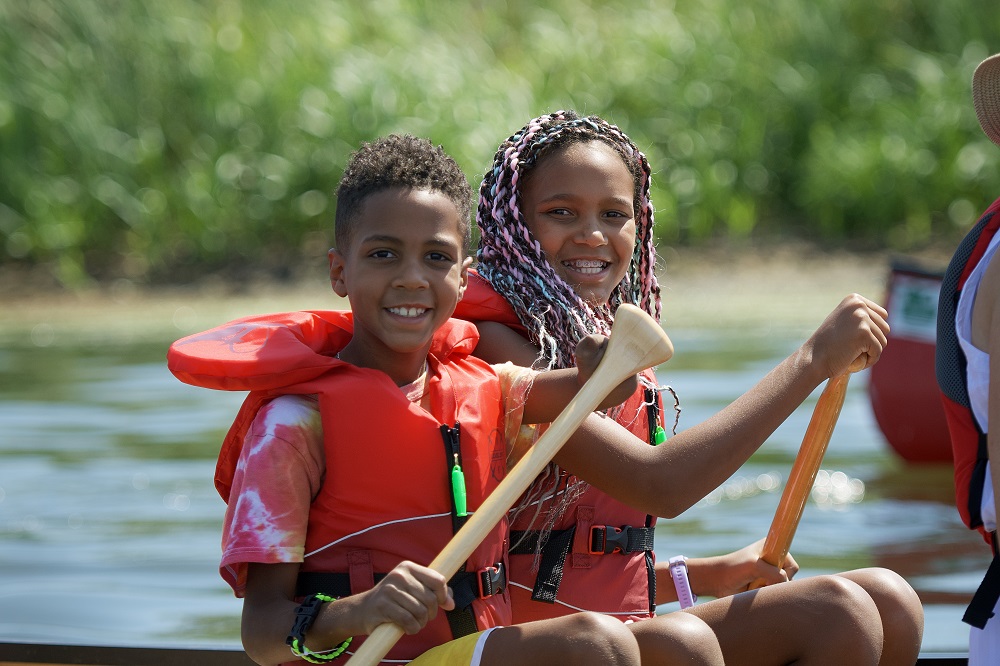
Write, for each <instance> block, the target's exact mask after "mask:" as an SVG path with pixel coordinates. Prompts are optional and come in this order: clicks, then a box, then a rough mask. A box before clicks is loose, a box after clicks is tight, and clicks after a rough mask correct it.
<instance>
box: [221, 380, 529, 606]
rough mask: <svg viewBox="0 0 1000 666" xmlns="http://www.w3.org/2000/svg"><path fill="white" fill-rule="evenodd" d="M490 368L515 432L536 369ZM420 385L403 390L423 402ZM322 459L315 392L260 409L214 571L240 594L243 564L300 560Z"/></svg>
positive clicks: (283, 398)
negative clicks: (219, 560)
mask: <svg viewBox="0 0 1000 666" xmlns="http://www.w3.org/2000/svg"><path fill="white" fill-rule="evenodd" d="M493 368H494V370H495V371H496V373H497V375H498V376H499V377H500V387H501V391H502V394H503V396H504V397H503V401H504V408H505V412H506V415H507V418H506V423H505V425H504V427H505V429H506V432H507V433H517V432H518V430H519V428H520V422H521V408H522V407H523V404H524V391H525V390H526V389H527V388H528V387H529V386H530V385H531V378H532V377H533V376H534V372H533V371H531V370H527V369H525V368H521V367H518V366H514V365H511V364H510V363H505V364H502V365H495V366H493ZM423 387H424V381H423V377H421V378H420V379H418V380H417V381H415V382H414V383H412V384H408V385H406V386H402V387H400V390H401V391H403V392H404V393H405V394H406V397H407V398H409V399H410V400H411V401H413V402H420V400H421V399H422V398H423ZM325 458H326V456H325V452H324V448H323V425H322V421H321V419H320V413H319V401H318V400H317V399H316V397H315V396H301V395H285V396H280V397H278V398H275V399H274V400H272V401H271V402H269V403H267V404H266V405H265V406H264V407H263V408H262V409H261V410H260V411H259V412H258V413H257V416H256V417H255V418H254V421H253V424H252V425H251V426H250V428H249V430H248V431H247V434H246V438H245V439H244V443H243V449H242V451H241V452H240V459H239V463H238V464H237V466H236V471H235V474H234V476H233V484H232V491H231V492H230V502H229V504H228V506H227V507H226V517H225V522H224V524H223V528H222V562H221V564H220V565H219V573H221V574H222V577H223V578H224V579H225V580H226V582H227V583H229V585H230V586H232V588H233V591H234V592H235V593H236V596H237V597H242V596H243V594H244V591H245V589H246V573H247V564H248V563H250V562H256V563H261V564H281V563H295V562H302V561H303V559H304V555H305V542H306V528H307V525H308V520H309V506H310V505H311V504H312V501H313V499H314V498H315V497H316V495H317V494H318V493H319V490H320V487H321V486H322V484H323V472H324V470H325V468H326V459H325Z"/></svg>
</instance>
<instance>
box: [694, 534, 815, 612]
mask: <svg viewBox="0 0 1000 666" xmlns="http://www.w3.org/2000/svg"><path fill="white" fill-rule="evenodd" d="M763 549H764V540H763V539H761V540H760V541H757V542H756V543H752V544H750V545H749V546H746V547H744V548H741V549H739V550H737V551H734V552H732V553H728V554H726V555H719V556H716V557H705V558H689V559H688V571H689V573H690V576H691V587H692V590H693V591H694V593H695V594H698V595H706V596H711V597H716V598H722V597H728V596H730V595H733V594H738V593H740V592H745V591H746V590H747V589H748V588H749V586H750V585H751V584H752V583H754V582H755V581H763V584H764V585H773V584H774V583H783V582H785V581H788V580H791V578H792V577H793V576H794V575H795V574H796V573H798V571H799V565H798V563H797V562H796V561H795V558H794V557H792V556H791V555H788V556H787V557H786V558H785V566H784V568H781V569H779V568H778V567H776V566H773V565H771V564H768V563H767V562H765V561H764V560H762V559H760V555H761V552H762V551H763Z"/></svg>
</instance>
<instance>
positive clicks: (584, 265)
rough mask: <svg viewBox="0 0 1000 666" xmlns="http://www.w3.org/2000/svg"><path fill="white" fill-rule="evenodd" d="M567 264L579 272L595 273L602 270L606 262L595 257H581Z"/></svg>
mask: <svg viewBox="0 0 1000 666" xmlns="http://www.w3.org/2000/svg"><path fill="white" fill-rule="evenodd" d="M569 265H570V267H571V268H574V269H576V270H577V271H579V272H581V273H587V274H595V273H600V272H601V271H602V270H604V267H605V266H606V265H607V262H604V261H599V260H597V259H581V260H579V261H573V262H570V264H569Z"/></svg>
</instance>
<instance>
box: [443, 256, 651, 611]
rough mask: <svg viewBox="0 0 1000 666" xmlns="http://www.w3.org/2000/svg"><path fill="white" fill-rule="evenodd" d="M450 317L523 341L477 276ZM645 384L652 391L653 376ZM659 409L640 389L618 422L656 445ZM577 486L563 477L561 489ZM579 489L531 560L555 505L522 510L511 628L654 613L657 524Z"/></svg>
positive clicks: (513, 319)
mask: <svg viewBox="0 0 1000 666" xmlns="http://www.w3.org/2000/svg"><path fill="white" fill-rule="evenodd" d="M454 316H455V317H458V318H461V319H467V320H469V321H472V322H478V321H494V322H498V323H502V324H505V325H506V326H508V327H510V328H512V329H513V330H515V331H517V332H518V333H520V334H521V335H523V336H524V337H526V338H527V337H528V331H527V329H526V328H525V326H524V325H523V324H521V322H520V321H519V320H518V318H517V314H516V313H515V312H514V310H513V308H512V307H511V306H510V304H509V303H508V302H507V301H506V300H505V299H504V298H503V297H502V296H500V295H499V294H498V293H496V291H494V290H493V288H492V286H491V285H490V284H489V283H488V282H487V281H486V280H485V279H484V278H482V277H481V276H479V275H478V274H477V273H475V272H474V271H470V273H469V285H468V287H467V288H466V291H465V295H464V296H463V297H462V300H461V302H459V304H458V307H457V309H456V311H455V314H454ZM647 377H648V378H649V379H650V380H651V381H652V382H653V383H654V384H655V376H654V375H653V373H652V372H651V371H647ZM661 407H662V405H661V402H660V399H659V394H658V393H657V392H656V391H653V390H650V389H645V388H644V387H642V386H640V387H639V389H638V390H637V391H636V393H635V394H633V395H632V396H631V397H630V398H629V400H627V401H626V402H625V404H624V405H623V406H622V408H621V409H620V412H619V414H618V416H617V420H618V422H619V423H621V424H622V425H623V426H625V427H626V428H628V429H629V430H630V431H631V432H632V433H633V434H635V435H636V436H637V437H639V438H640V439H642V440H643V441H646V442H650V443H653V442H652V439H651V437H652V435H651V433H652V432H653V431H655V429H656V426H658V425H659V426H662V415H661ZM577 481H578V480H577V479H576V477H574V476H571V475H566V476H565V477H564V478H563V479H562V480H561V483H560V488H561V489H563V490H564V489H565V488H566V487H567V486H568V485H571V484H573V483H576V482H577ZM583 487H584V490H583V492H582V494H580V495H579V497H577V498H576V499H575V501H574V502H573V504H572V505H571V506H570V507H569V508H568V509H566V511H565V512H564V513H563V514H562V516H561V517H560V519H559V520H558V521H557V522H556V524H555V525H554V526H553V529H552V531H551V533H550V535H549V538H548V541H547V542H546V543H545V544H544V547H543V548H542V550H541V553H542V554H541V557H540V558H536V555H535V552H536V546H537V543H538V536H539V532H538V530H539V528H540V527H541V526H542V523H543V522H544V520H545V517H546V515H547V513H548V510H549V509H550V508H551V505H552V500H551V499H549V500H546V501H544V502H543V503H542V506H541V510H540V511H538V512H537V513H536V511H535V508H536V507H535V506H534V505H532V506H530V507H528V508H527V509H525V510H523V511H521V513H520V515H519V516H518V517H517V518H516V520H515V521H514V524H513V525H511V547H512V549H511V551H510V582H511V588H510V589H511V600H512V602H513V607H514V622H515V623H518V624H520V623H522V622H529V621H533V620H541V619H546V618H551V617H558V616H561V615H568V614H570V613H574V612H577V611H580V610H590V611H597V612H600V613H605V614H608V615H613V616H615V617H618V618H619V619H621V620H623V621H625V620H630V619H631V620H639V619H644V618H648V617H651V616H653V615H654V614H655V608H656V576H655V571H654V565H655V556H654V554H653V531H654V524H655V522H656V518H655V517H653V516H649V515H646V514H644V513H642V512H640V511H638V510H636V509H633V508H632V507H630V506H627V505H625V504H623V503H621V502H619V501H618V500H616V499H614V498H613V497H611V496H610V495H607V494H605V493H604V492H602V491H600V490H598V489H596V488H594V487H592V486H590V485H589V484H584V486H583ZM561 494H562V493H561V492H560V493H559V495H560V496H561ZM522 499H523V498H522ZM519 503H520V502H519ZM536 561H537V562H538V566H537V568H536V567H535V564H536Z"/></svg>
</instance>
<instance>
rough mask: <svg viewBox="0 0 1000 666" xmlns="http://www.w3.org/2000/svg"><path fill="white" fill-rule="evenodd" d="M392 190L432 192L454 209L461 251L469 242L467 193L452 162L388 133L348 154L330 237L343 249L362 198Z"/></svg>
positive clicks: (425, 143)
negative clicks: (400, 188)
mask: <svg viewBox="0 0 1000 666" xmlns="http://www.w3.org/2000/svg"><path fill="white" fill-rule="evenodd" d="M394 187H403V188H412V189H417V190H433V191H436V192H441V193H442V194H444V195H445V196H446V197H448V198H449V199H450V200H451V201H452V203H454V204H455V207H456V208H458V213H459V220H460V227H459V231H460V232H461V234H462V241H463V243H462V247H463V250H467V249H468V246H469V241H470V237H471V229H470V225H471V221H470V217H471V212H472V188H471V187H470V186H469V181H468V179H467V178H466V177H465V173H464V172H463V171H462V169H461V168H460V167H459V166H458V163H457V162H455V160H454V159H452V157H451V156H450V155H448V153H446V152H445V151H444V148H442V147H441V146H435V145H434V144H433V143H431V142H430V141H429V140H427V139H419V138H417V137H414V136H410V135H399V134H390V135H389V136H386V137H382V138H379V139H376V140H374V141H371V142H369V143H364V144H362V145H361V147H360V148H358V150H357V151H356V152H355V153H354V154H353V155H351V159H350V161H349V162H348V163H347V167H346V168H345V169H344V175H343V176H342V177H341V179H340V184H339V185H338V186H337V193H336V194H337V213H336V216H335V218H334V224H335V225H336V226H335V229H334V238H335V242H336V244H337V246H338V247H341V248H343V247H346V246H347V245H348V244H349V243H350V242H351V240H352V238H353V236H354V231H355V226H356V222H357V219H358V215H359V213H360V212H361V209H362V207H363V206H364V203H365V201H366V200H367V199H368V197H370V196H372V195H373V194H376V193H378V192H381V191H382V190H387V189H390V188H394Z"/></svg>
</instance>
